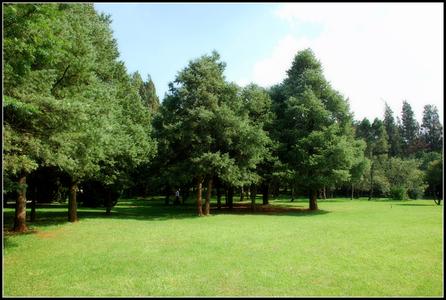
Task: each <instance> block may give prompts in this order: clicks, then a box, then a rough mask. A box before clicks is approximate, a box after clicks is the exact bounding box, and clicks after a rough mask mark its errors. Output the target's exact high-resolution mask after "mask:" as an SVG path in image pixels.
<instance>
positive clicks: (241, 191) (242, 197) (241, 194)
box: [240, 186, 245, 202]
mask: <svg viewBox="0 0 446 300" xmlns="http://www.w3.org/2000/svg"><path fill="white" fill-rule="evenodd" d="M244 193H245V191H244V190H243V186H242V188H241V189H240V202H242V201H243V200H244V198H245V195H244Z"/></svg>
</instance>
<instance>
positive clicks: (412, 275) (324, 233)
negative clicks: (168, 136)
mask: <svg viewBox="0 0 446 300" xmlns="http://www.w3.org/2000/svg"><path fill="white" fill-rule="evenodd" d="M260 201H261V200H260V199H259V200H258V202H260ZM246 203H247V202H246ZM271 203H272V205H281V206H291V207H301V208H306V207H308V203H307V201H306V200H301V201H297V202H293V203H291V202H289V201H288V200H285V199H278V200H275V201H272V202H271ZM319 208H320V211H318V212H315V213H311V212H307V211H289V212H271V213H249V212H246V213H243V212H240V210H239V211H238V212H234V213H229V212H220V213H219V212H217V211H216V210H213V211H212V213H213V215H212V216H209V217H202V218H200V217H196V216H195V207H194V205H193V203H191V204H189V205H185V206H177V207H173V206H170V207H166V206H165V205H164V204H163V202H162V199H156V198H155V199H151V200H143V199H140V200H136V199H132V200H123V201H121V202H119V204H118V206H116V207H115V208H114V209H113V211H112V215H111V216H109V217H106V216H105V215H104V211H103V210H102V209H86V208H79V213H78V215H79V218H80V221H79V222H77V223H74V224H71V223H67V222H66V218H67V209H66V206H47V207H46V208H40V209H39V210H38V212H37V216H38V219H39V220H38V221H37V222H35V223H29V224H28V225H29V226H30V227H31V228H32V229H34V233H30V234H23V235H12V234H8V233H6V235H5V236H4V241H3V242H4V248H3V266H4V269H3V276H4V277H3V278H4V279H3V280H4V282H3V284H4V291H3V295H4V296H18V295H22V296H152V295H155V296H156V295H164V296H169V295H173V296H182V295H189V296H191V295H200V296H204V295H208V296H231V295H236V296H237V295H249V296H276V295H277V296H278V295H289V296H342V295H344V296H442V295H443V294H444V291H443V226H442V225H443V205H442V206H437V205H435V204H434V203H433V201H428V200H413V201H384V200H382V201H367V200H364V199H361V200H354V201H351V200H349V199H332V200H325V201H319ZM12 214H13V209H12V208H6V209H4V217H5V221H4V223H5V226H6V227H9V226H11V225H12V221H11V220H12Z"/></svg>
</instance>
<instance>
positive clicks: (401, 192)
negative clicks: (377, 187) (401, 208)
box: [390, 186, 408, 200]
mask: <svg viewBox="0 0 446 300" xmlns="http://www.w3.org/2000/svg"><path fill="white" fill-rule="evenodd" d="M390 198H392V199H394V200H405V199H407V198H408V197H407V190H406V188H405V187H402V186H401V187H393V188H391V189H390Z"/></svg>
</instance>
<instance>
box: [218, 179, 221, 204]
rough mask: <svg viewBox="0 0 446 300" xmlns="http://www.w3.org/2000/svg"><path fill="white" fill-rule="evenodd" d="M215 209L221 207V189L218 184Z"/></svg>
mask: <svg viewBox="0 0 446 300" xmlns="http://www.w3.org/2000/svg"><path fill="white" fill-rule="evenodd" d="M217 209H221V189H220V185H219V184H218V185H217Z"/></svg>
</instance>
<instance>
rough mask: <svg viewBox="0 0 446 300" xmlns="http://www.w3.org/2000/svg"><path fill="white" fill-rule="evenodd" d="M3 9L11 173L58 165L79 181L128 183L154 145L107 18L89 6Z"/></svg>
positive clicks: (147, 118) (147, 116) (7, 159)
mask: <svg viewBox="0 0 446 300" xmlns="http://www.w3.org/2000/svg"><path fill="white" fill-rule="evenodd" d="M5 8H6V10H5V20H6V23H5V31H4V42H5V47H4V65H5V73H4V82H5V86H4V87H5V90H4V94H5V97H4V103H5V107H4V115H5V125H4V129H5V166H6V167H5V171H6V173H7V174H11V175H14V174H17V173H19V172H25V173H29V172H31V171H33V170H35V169H36V168H37V167H38V166H54V167H57V168H59V169H61V170H63V171H65V172H66V173H67V174H69V175H70V176H71V177H72V178H73V180H74V181H78V180H82V179H87V178H94V179H96V180H99V181H101V182H103V183H104V184H106V185H111V184H117V183H120V184H123V182H122V181H125V180H126V178H125V177H126V176H125V175H126V173H128V170H129V169H131V168H134V167H135V166H137V165H139V164H140V163H142V162H144V161H147V160H150V159H151V158H152V157H153V156H154V153H155V148H156V147H155V146H156V145H155V143H154V141H153V140H152V138H151V124H150V121H151V119H150V113H149V112H148V111H147V110H145V109H144V107H143V104H142V103H141V98H140V96H139V95H138V90H137V89H136V88H134V87H133V86H132V84H131V80H130V77H129V75H128V74H127V72H126V69H125V67H124V65H123V63H122V62H120V61H118V60H117V59H118V50H117V45H116V41H115V40H114V39H113V37H112V31H111V29H110V23H111V20H110V18H109V17H108V16H105V15H99V14H97V13H96V12H95V10H94V7H93V5H92V4H70V5H66V4H55V3H54V4H8V5H6V6H5ZM8 176H9V175H8ZM127 180H128V179H127Z"/></svg>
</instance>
